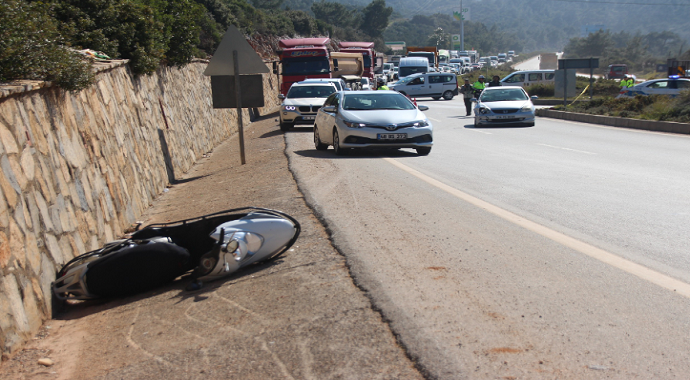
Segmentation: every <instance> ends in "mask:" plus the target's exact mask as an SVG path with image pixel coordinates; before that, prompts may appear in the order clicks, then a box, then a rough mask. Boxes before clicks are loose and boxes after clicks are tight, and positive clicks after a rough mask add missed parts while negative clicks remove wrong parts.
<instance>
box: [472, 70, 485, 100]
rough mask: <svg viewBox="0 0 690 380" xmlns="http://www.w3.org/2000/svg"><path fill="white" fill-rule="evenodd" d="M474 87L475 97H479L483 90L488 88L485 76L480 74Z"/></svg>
mask: <svg viewBox="0 0 690 380" xmlns="http://www.w3.org/2000/svg"><path fill="white" fill-rule="evenodd" d="M472 87H473V88H474V97H475V98H479V95H481V94H482V91H484V89H485V88H486V83H484V76H483V75H480V76H479V79H477V81H476V82H474V84H473V85H472Z"/></svg>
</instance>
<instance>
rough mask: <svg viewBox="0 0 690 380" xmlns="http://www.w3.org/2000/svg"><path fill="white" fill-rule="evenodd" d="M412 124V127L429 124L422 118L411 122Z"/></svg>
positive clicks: (422, 126) (421, 126)
mask: <svg viewBox="0 0 690 380" xmlns="http://www.w3.org/2000/svg"><path fill="white" fill-rule="evenodd" d="M412 126H413V127H414V128H424V127H428V126H429V120H426V119H424V120H419V121H415V122H414V123H412Z"/></svg>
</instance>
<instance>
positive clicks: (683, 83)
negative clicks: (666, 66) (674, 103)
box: [617, 78, 690, 98]
mask: <svg viewBox="0 0 690 380" xmlns="http://www.w3.org/2000/svg"><path fill="white" fill-rule="evenodd" d="M683 90H685V91H688V90H690V79H688V78H666V79H652V80H648V81H646V82H642V83H640V84H636V85H634V86H632V87H630V88H626V89H622V90H621V92H620V94H618V96H617V97H618V98H629V97H635V96H636V95H669V96H672V97H673V96H678V95H679V94H680V92H681V91H683Z"/></svg>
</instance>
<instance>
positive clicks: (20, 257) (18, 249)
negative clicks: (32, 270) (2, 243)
mask: <svg viewBox="0 0 690 380" xmlns="http://www.w3.org/2000/svg"><path fill="white" fill-rule="evenodd" d="M9 238H10V252H11V253H10V254H11V255H12V256H13V257H14V259H15V260H17V262H18V263H19V266H20V267H22V268H26V252H25V251H24V247H25V246H26V244H25V242H24V233H23V232H22V230H21V228H20V227H19V225H18V224H17V223H16V222H15V221H14V220H10V228H9Z"/></svg>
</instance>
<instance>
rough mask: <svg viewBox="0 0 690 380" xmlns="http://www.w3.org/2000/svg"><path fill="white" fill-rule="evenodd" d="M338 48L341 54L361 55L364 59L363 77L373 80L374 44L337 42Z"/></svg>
mask: <svg viewBox="0 0 690 380" xmlns="http://www.w3.org/2000/svg"><path fill="white" fill-rule="evenodd" d="M338 47H339V48H340V51H341V52H343V53H362V58H363V59H364V72H363V73H362V76H363V77H367V78H369V79H370V80H372V81H373V80H374V66H375V65H374V62H373V60H374V59H375V56H374V54H375V53H374V43H373V42H339V43H338Z"/></svg>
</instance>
